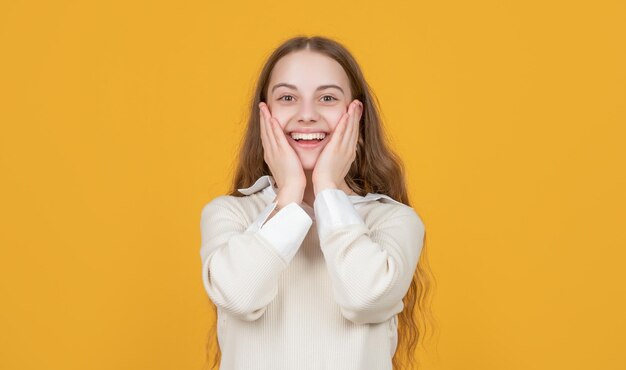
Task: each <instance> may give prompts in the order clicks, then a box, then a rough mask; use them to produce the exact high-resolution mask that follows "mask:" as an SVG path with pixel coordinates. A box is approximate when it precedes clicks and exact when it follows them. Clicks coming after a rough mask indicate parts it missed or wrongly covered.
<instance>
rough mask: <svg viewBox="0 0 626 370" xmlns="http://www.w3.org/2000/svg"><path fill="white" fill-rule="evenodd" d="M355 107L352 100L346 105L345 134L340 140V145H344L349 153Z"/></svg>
mask: <svg viewBox="0 0 626 370" xmlns="http://www.w3.org/2000/svg"><path fill="white" fill-rule="evenodd" d="M355 108H356V103H355V102H354V101H353V102H352V103H350V106H349V107H348V116H349V117H348V120H347V123H346V129H345V130H346V131H345V134H344V135H343V137H342V140H341V143H342V145H343V146H344V148H345V149H346V150H347V152H348V153H349V154H351V153H350V152H351V151H352V148H351V147H350V145H351V144H352V138H353V134H354V117H355V116H356V114H355Z"/></svg>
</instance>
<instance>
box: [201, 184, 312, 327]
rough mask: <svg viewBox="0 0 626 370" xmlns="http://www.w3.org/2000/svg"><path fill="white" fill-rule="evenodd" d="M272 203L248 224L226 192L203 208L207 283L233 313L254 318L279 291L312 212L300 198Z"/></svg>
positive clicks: (213, 295)
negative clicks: (305, 208)
mask: <svg viewBox="0 0 626 370" xmlns="http://www.w3.org/2000/svg"><path fill="white" fill-rule="evenodd" d="M275 207H276V202H273V203H271V204H269V205H268V206H267V207H266V208H265V209H263V210H262V211H261V213H260V214H259V215H258V216H257V217H256V219H255V220H254V221H253V222H252V223H251V224H250V225H249V226H247V227H246V224H245V221H244V219H243V218H242V217H241V215H240V214H238V212H237V211H236V210H235V208H234V207H233V206H232V205H231V204H229V202H228V196H220V197H217V198H215V199H214V200H213V201H211V202H209V203H208V204H207V205H205V206H204V208H203V209H202V214H201V220H200V229H201V237H202V245H201V248H200V256H201V259H202V282H203V284H204V288H205V290H206V292H207V294H208V295H209V297H210V298H211V301H212V302H213V303H214V304H215V305H216V306H219V307H220V308H221V309H223V310H224V311H226V312H228V313H229V314H231V315H233V316H235V317H238V318H240V319H243V320H247V321H253V320H256V319H258V318H259V317H261V315H263V313H264V312H265V310H266V309H267V305H268V304H269V303H270V302H271V301H272V300H273V299H274V297H275V296H276V294H277V293H278V278H279V276H280V274H281V272H282V271H284V270H285V269H286V268H287V265H288V264H289V262H290V261H291V259H292V258H293V257H294V255H295V254H296V252H297V250H298V248H299V247H300V245H301V244H302V241H303V240H304V238H305V236H306V234H307V232H308V230H309V229H310V227H311V224H312V219H311V217H310V216H309V215H308V214H307V213H306V212H305V211H304V210H303V209H302V208H301V207H300V205H298V204H297V203H295V202H291V203H289V204H288V205H286V206H285V207H283V208H282V209H280V210H279V211H278V212H277V213H276V214H275V215H274V216H273V217H272V218H270V219H269V220H267V217H268V216H269V214H270V213H271V212H272V210H274V208H275Z"/></svg>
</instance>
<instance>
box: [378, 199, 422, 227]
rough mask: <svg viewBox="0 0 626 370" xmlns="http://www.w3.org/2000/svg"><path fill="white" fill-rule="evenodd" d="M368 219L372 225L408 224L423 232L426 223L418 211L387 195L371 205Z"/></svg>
mask: <svg viewBox="0 0 626 370" xmlns="http://www.w3.org/2000/svg"><path fill="white" fill-rule="evenodd" d="M370 204H371V206H370V207H368V208H369V210H368V211H367V215H366V216H367V218H368V219H369V223H370V224H385V225H390V224H402V223H403V224H407V225H410V226H412V227H415V228H418V229H420V230H422V231H424V229H425V225H424V221H423V220H422V217H420V215H419V213H418V212H417V210H416V209H415V208H413V207H411V206H409V205H406V204H404V203H402V202H399V201H397V200H395V199H393V198H391V197H389V196H387V195H384V194H383V195H382V196H380V197H379V198H378V199H376V201H375V202H371V203H370Z"/></svg>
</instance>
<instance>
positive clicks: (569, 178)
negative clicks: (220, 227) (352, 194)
mask: <svg viewBox="0 0 626 370" xmlns="http://www.w3.org/2000/svg"><path fill="white" fill-rule="evenodd" d="M624 4H625V3H624V2H623V1H596V2H591V1H588V2H579V1H574V2H572V1H559V2H555V1H552V2H546V1H515V2H512V1H484V0H480V1H446V2H432V1H428V2H425V1H410V2H409V1H406V2H384V3H383V2H380V1H376V2H374V1H370V2H342V3H336V2H271V3H267V2H249V3H245V2H241V1H239V2H225V1H222V2H217V1H215V2H213V1H212V2H207V1H176V2H174V1H169V2H163V1H131V2H128V1H100V2H92V1H40V2H33V1H3V2H2V3H0V52H1V57H0V124H1V132H0V171H1V176H2V177H1V181H0V207H2V216H1V217H2V218H1V219H0V222H1V225H2V232H1V233H0V246H1V249H0V253H1V254H0V297H1V299H2V308H1V311H0V312H1V313H0V368H2V369H7V370H9V369H11V370H13V369H15V370H17V369H20V370H21V369H63V370H72V369H93V370H99V369H116V370H118V369H129V370H130V369H132V370H136V369H151V370H157V369H194V370H197V369H200V367H201V366H202V362H203V360H204V357H203V356H204V352H203V351H204V344H205V337H206V334H207V331H208V328H209V324H210V322H211V320H212V318H211V316H210V311H209V306H208V305H209V303H208V297H207V295H206V293H205V292H204V290H203V287H202V282H201V274H200V267H201V264H200V255H199V247H200V230H199V221H200V210H201V207H202V206H203V205H204V204H206V202H208V201H209V200H210V199H212V198H213V197H215V196H217V195H219V194H222V193H223V192H225V191H226V189H227V186H228V184H229V177H230V176H231V175H232V164H233V159H232V158H233V156H234V155H235V154H236V145H237V144H238V141H239V137H240V135H241V134H242V130H243V128H244V124H245V119H246V116H247V112H246V108H247V107H248V99H249V98H250V94H251V92H252V86H253V83H254V81H255V79H256V77H257V75H258V73H259V72H260V68H261V65H262V63H263V61H264V59H265V58H266V57H267V56H268V55H269V53H270V52H271V51H272V49H273V48H274V47H276V46H277V45H278V44H279V43H280V42H282V41H284V40H285V39H287V38H288V37H291V36H294V35H296V34H306V35H315V34H320V35H324V36H330V37H333V38H335V39H337V40H338V41H340V42H342V43H344V44H345V45H346V46H347V47H348V48H349V49H350V51H352V52H353V53H354V55H355V56H356V58H357V60H358V61H359V62H360V64H361V66H362V67H363V70H364V72H365V75H366V78H367V79H368V81H369V83H370V84H371V86H372V87H373V89H374V91H375V93H376V95H377V96H378V98H379V99H380V102H381V106H382V113H383V118H384V119H385V122H386V128H387V129H388V131H389V133H390V136H391V138H392V143H393V146H394V148H396V150H397V151H398V152H399V153H400V154H401V156H402V158H403V159H404V161H405V164H406V166H407V170H408V175H409V179H408V180H409V184H410V197H411V201H412V205H413V206H414V208H415V209H416V210H417V211H418V213H419V214H420V215H421V216H422V218H423V220H424V222H425V225H426V230H427V238H428V243H429V248H430V251H431V253H430V257H431V265H432V268H433V272H434V274H435V275H436V278H437V283H438V290H437V293H436V296H435V301H434V309H435V314H436V317H437V319H438V320H439V322H438V324H439V331H440V335H439V340H438V346H437V348H436V349H435V348H432V349H431V352H430V353H428V354H422V355H423V356H425V357H424V358H426V359H427V361H428V363H429V364H430V365H429V369H449V370H457V369H458V370H466V369H480V370H491V369H493V370H502V369H507V370H509V369H511V370H514V369H524V370H527V369H570V370H572V369H603V370H610V369H624V368H626V357H624V355H623V350H624V345H625V344H626V341H625V337H626V335H625V334H624V332H625V331H626V319H625V318H624V313H625V312H626V303H625V298H624V297H625V295H626V288H625V284H624V283H625V282H626V273H625V270H626V268H625V267H624V264H625V262H626V261H625V258H624V257H625V255H626V253H625V248H626V236H625V234H624V229H623V228H624V226H625V222H624V221H625V219H626V217H625V216H624V209H625V206H626V201H625V200H626V197H625V195H624V189H626V178H625V173H626V166H625V161H624V159H625V157H626V149H625V144H626V129H625V128H624V125H625V124H626V72H625V69H626V68H625V66H626V47H625V45H626V37H625V35H626V26H625V24H626V20H625V18H626V6H625V5H624Z"/></svg>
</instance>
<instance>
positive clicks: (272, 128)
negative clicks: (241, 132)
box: [259, 102, 306, 206]
mask: <svg viewBox="0 0 626 370" xmlns="http://www.w3.org/2000/svg"><path fill="white" fill-rule="evenodd" d="M259 110H260V116H261V143H262V145H263V159H264V160H265V163H267V165H268V166H269V168H270V171H271V172H272V177H273V178H274V180H275V181H276V185H277V187H278V189H279V194H278V197H279V198H282V199H281V200H280V201H279V202H280V203H281V206H285V205H286V204H288V203H289V202H291V201H295V202H296V203H301V202H302V199H303V197H304V189H305V188H306V176H305V174H304V169H303V168H302V162H300V158H299V157H298V154H297V153H296V152H295V150H294V149H293V148H292V147H291V145H289V142H288V141H287V137H286V136H285V133H284V132H283V128H282V127H281V125H280V123H279V122H278V120H277V119H276V118H275V117H272V115H271V112H270V110H269V107H268V106H267V104H265V103H264V102H261V103H259Z"/></svg>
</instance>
